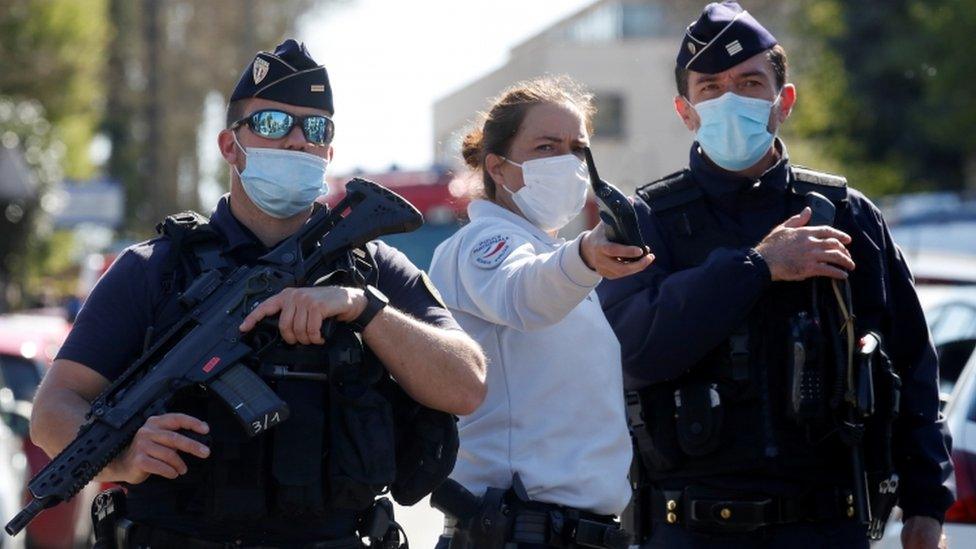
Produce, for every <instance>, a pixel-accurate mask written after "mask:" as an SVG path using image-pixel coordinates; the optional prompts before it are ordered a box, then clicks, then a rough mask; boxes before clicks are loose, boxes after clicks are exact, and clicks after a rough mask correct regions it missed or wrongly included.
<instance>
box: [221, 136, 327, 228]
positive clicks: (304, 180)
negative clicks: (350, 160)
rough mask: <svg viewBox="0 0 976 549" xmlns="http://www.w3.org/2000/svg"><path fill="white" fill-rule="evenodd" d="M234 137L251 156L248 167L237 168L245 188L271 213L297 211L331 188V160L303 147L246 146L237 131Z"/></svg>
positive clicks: (280, 215) (283, 214)
mask: <svg viewBox="0 0 976 549" xmlns="http://www.w3.org/2000/svg"><path fill="white" fill-rule="evenodd" d="M234 141H235V142H236V143H237V146H238V147H240V149H241V150H242V151H243V152H244V155H245V156H247V166H245V168H244V171H243V172H241V171H238V172H237V173H238V175H239V176H240V178H241V185H242V186H243V187H244V192H245V193H247V196H248V198H250V199H251V202H254V205H255V206H257V207H258V208H260V209H261V211H263V212H264V213H266V214H268V215H270V216H271V217H275V218H278V219H285V218H287V217H291V216H293V215H296V214H298V213H300V212H301V211H302V210H305V209H308V208H309V207H310V206H311V205H312V203H313V202H315V199H316V198H318V197H319V196H320V195H323V194H326V193H328V192H329V186H328V184H327V183H326V181H325V168H326V166H328V165H329V161H328V160H326V159H324V158H322V157H319V156H315V155H314V154H309V153H306V152H302V151H289V150H285V149H265V148H260V147H250V148H248V149H247V150H245V149H244V147H242V146H241V144H240V142H238V141H237V136H236V135H235V136H234ZM234 169H235V170H237V167H236V166H235V168H234Z"/></svg>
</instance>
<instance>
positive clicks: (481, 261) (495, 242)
mask: <svg viewBox="0 0 976 549" xmlns="http://www.w3.org/2000/svg"><path fill="white" fill-rule="evenodd" d="M511 251H512V237H510V236H508V235H505V234H496V235H492V236H489V237H488V238H484V239H482V240H481V241H480V242H478V243H477V244H476V245H475V246H474V248H473V249H472V250H471V261H472V262H474V264H475V265H477V266H478V267H481V268H482V269H494V268H495V267H497V266H499V265H501V263H502V261H504V259H505V257H506V256H508V254H509V252H511Z"/></svg>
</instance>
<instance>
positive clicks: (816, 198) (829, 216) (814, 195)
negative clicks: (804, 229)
mask: <svg viewBox="0 0 976 549" xmlns="http://www.w3.org/2000/svg"><path fill="white" fill-rule="evenodd" d="M806 202H807V206H808V207H809V208H810V209H811V210H812V211H813V215H812V216H811V217H810V222H809V223H807V226H808V227H818V226H820V225H827V226H829V227H832V226H833V225H834V216H835V215H836V214H837V208H836V207H834V203H833V202H831V201H830V200H829V199H828V198H827V197H826V196H824V195H822V194H820V193H818V192H814V191H811V192H808V193H807V194H806Z"/></svg>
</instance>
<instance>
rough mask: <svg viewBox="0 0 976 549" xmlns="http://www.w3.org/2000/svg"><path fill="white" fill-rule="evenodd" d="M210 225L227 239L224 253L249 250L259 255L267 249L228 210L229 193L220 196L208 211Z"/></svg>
mask: <svg viewBox="0 0 976 549" xmlns="http://www.w3.org/2000/svg"><path fill="white" fill-rule="evenodd" d="M210 225H211V226H212V227H213V228H214V229H216V230H217V232H219V233H220V234H221V235H222V236H223V237H224V238H225V239H226V240H227V246H226V247H225V248H224V253H225V254H230V253H235V254H236V253H240V252H244V251H250V252H252V253H253V254H255V255H257V256H260V255H263V254H264V253H265V252H267V251H268V248H266V247H265V246H264V244H262V243H261V240H260V239H258V237H257V236H255V235H254V233H253V232H251V230H250V229H248V228H247V227H245V226H244V224H242V223H241V222H240V221H238V220H237V218H236V217H234V214H233V212H231V210H230V195H229V194H225V195H224V196H222V197H220V200H219V201H217V205H216V206H214V209H213V211H212V212H210Z"/></svg>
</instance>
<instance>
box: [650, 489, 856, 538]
mask: <svg viewBox="0 0 976 549" xmlns="http://www.w3.org/2000/svg"><path fill="white" fill-rule="evenodd" d="M853 516H854V496H853V494H852V492H851V491H850V490H840V489H834V490H816V491H811V492H808V493H805V494H802V495H799V496H771V495H769V496H767V495H758V496H757V495H743V494H735V493H731V492H728V491H717V490H712V489H707V488H700V487H695V486H690V487H687V488H685V489H684V490H659V489H657V488H654V489H653V491H652V499H651V519H652V520H653V521H654V522H664V523H667V524H675V525H679V526H684V527H685V528H687V529H689V530H693V531H702V532H714V533H735V532H754V531H756V530H759V529H761V528H763V527H766V526H773V525H777V524H790V523H796V522H817V521H825V520H833V519H840V518H853Z"/></svg>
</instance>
